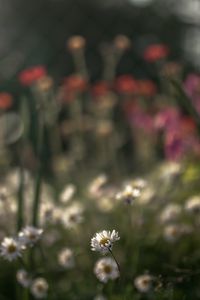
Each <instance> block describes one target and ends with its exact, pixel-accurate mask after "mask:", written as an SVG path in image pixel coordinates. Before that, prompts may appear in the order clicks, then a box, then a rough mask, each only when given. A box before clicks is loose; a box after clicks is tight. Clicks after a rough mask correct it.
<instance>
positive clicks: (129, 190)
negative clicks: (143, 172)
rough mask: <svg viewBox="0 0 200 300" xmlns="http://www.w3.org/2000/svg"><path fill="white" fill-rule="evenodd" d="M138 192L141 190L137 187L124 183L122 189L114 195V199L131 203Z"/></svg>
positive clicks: (137, 195) (138, 194)
mask: <svg viewBox="0 0 200 300" xmlns="http://www.w3.org/2000/svg"><path fill="white" fill-rule="evenodd" d="M140 194H141V191H140V189H139V188H135V187H132V186H131V185H126V186H125V187H124V189H123V190H122V191H121V192H119V193H118V194H117V195H116V199H117V200H121V201H123V202H125V203H126V204H132V203H133V201H134V200H135V199H136V198H137V197H139V196H140Z"/></svg>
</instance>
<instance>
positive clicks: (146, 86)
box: [138, 80, 157, 97]
mask: <svg viewBox="0 0 200 300" xmlns="http://www.w3.org/2000/svg"><path fill="white" fill-rule="evenodd" d="M138 86H139V94H140V95H141V96H146V97H152V96H154V95H155V94H156V93H157V87H156V85H155V83H154V82H153V81H151V80H139V81H138Z"/></svg>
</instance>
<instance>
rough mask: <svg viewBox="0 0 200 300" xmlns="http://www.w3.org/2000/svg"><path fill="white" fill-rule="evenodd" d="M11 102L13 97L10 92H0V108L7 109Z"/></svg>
mask: <svg viewBox="0 0 200 300" xmlns="http://www.w3.org/2000/svg"><path fill="white" fill-rule="evenodd" d="M12 104H13V97H12V95H11V94H9V93H7V92H1V93H0V109H2V110H4V109H8V108H10V107H11V106H12Z"/></svg>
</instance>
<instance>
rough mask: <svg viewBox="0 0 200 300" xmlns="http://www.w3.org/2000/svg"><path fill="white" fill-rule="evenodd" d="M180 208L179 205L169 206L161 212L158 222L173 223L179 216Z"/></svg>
mask: <svg viewBox="0 0 200 300" xmlns="http://www.w3.org/2000/svg"><path fill="white" fill-rule="evenodd" d="M181 211H182V208H181V206H180V205H179V204H169V205H167V206H166V207H165V208H164V210H163V211H162V212H161V215H160V221H161V222H162V223H168V222H171V221H175V220H176V219H177V218H178V217H179V216H180V214H181Z"/></svg>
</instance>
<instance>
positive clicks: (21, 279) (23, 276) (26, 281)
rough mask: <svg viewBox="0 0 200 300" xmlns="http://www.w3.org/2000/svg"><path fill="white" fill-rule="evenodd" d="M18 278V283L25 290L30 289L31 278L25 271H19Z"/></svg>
mask: <svg viewBox="0 0 200 300" xmlns="http://www.w3.org/2000/svg"><path fill="white" fill-rule="evenodd" d="M16 278H17V281H18V283H19V284H21V286H23V287H24V288H27V287H29V286H30V284H31V277H30V275H29V274H28V272H27V271H25V270H24V269H20V270H18V271H17V274H16Z"/></svg>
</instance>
